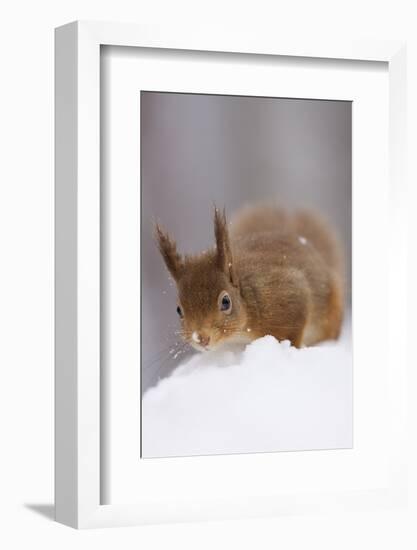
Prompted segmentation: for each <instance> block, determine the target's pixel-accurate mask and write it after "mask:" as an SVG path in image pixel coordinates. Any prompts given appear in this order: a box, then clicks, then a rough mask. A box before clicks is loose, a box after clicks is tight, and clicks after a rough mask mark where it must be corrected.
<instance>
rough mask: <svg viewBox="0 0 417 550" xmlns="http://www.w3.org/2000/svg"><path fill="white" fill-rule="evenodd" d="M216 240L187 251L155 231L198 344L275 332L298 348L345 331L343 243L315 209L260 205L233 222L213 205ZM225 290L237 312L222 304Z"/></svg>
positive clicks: (185, 323) (190, 337)
mask: <svg viewBox="0 0 417 550" xmlns="http://www.w3.org/2000/svg"><path fill="white" fill-rule="evenodd" d="M214 229H215V238H216V247H215V248H213V249H211V250H209V251H208V252H205V253H203V254H200V255H196V256H181V255H180V254H179V253H178V251H177V247H176V243H175V241H174V240H172V239H171V238H170V237H169V235H168V234H167V233H165V232H164V231H163V230H162V229H161V228H160V227H159V226H157V227H156V236H157V240H158V245H159V249H160V251H161V254H162V256H163V259H164V261H165V264H166V266H167V268H168V270H169V272H170V273H171V275H172V277H173V278H174V280H175V281H176V284H177V289H178V303H179V305H180V307H181V313H182V314H183V318H182V320H181V323H182V333H183V337H184V339H185V340H186V341H188V342H189V343H191V344H192V345H194V347H196V348H197V349H213V348H215V347H217V346H218V345H219V344H223V343H227V342H230V343H233V342H249V341H252V340H254V339H256V338H259V337H262V336H265V335H267V334H271V335H272V336H275V337H276V338H277V339H278V340H290V341H291V343H292V344H293V345H295V346H297V347H299V346H301V345H312V344H315V343H318V342H320V341H323V340H327V339H335V338H337V337H338V336H339V332H340V327H341V323H342V318H343V302H344V292H343V278H342V267H343V266H342V261H341V255H340V250H339V247H338V244H337V242H336V239H335V237H334V236H333V234H332V232H331V230H330V228H329V227H328V226H327V225H326V224H325V223H324V222H323V221H322V220H321V219H320V218H319V217H318V216H317V215H315V214H313V213H311V212H308V211H297V212H295V213H294V214H291V213H289V212H288V211H286V210H284V209H282V208H279V207H276V206H267V205H258V206H255V207H250V208H246V209H243V210H242V211H240V212H238V214H237V215H236V216H235V218H234V219H233V220H232V223H231V224H230V229H229V227H228V225H227V223H226V216H225V213H224V211H223V212H222V213H220V212H219V210H217V209H215V214H214ZM224 292H226V293H227V294H228V296H229V297H230V299H231V302H232V307H231V311H229V312H227V313H225V312H224V311H221V310H220V308H219V299H220V298H221V295H223V294H222V293H224Z"/></svg>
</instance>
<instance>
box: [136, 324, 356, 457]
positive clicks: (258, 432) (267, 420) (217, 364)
mask: <svg viewBox="0 0 417 550" xmlns="http://www.w3.org/2000/svg"><path fill="white" fill-rule="evenodd" d="M142 428H143V429H142V451H143V456H144V457H146V458H148V457H164V456H165V457H167V456H191V455H210V454H226V453H227V454H230V453H249V452H272V451H291V450H292V451H294V450H308V449H337V448H349V447H351V446H352V354H351V340H350V335H349V334H348V332H347V331H346V329H345V334H344V338H343V339H342V340H340V341H339V342H332V343H326V344H322V345H320V346H316V347H310V348H303V349H296V348H294V347H292V346H290V344H289V342H278V341H277V340H276V339H275V338H273V337H272V336H265V337H264V338H260V339H259V340H256V341H254V342H252V343H251V344H250V345H248V346H247V347H246V348H245V349H244V350H243V351H242V350H240V351H230V350H229V351H223V352H220V351H219V352H210V353H203V354H198V355H195V356H193V357H192V358H191V359H190V360H188V361H187V362H185V363H184V364H183V365H180V366H179V367H178V368H177V369H176V370H175V371H174V372H173V373H172V375H171V376H170V377H169V378H166V379H164V380H161V381H160V382H159V384H158V385H157V386H156V387H154V388H151V389H150V390H148V391H147V392H146V393H145V395H144V397H143V401H142Z"/></svg>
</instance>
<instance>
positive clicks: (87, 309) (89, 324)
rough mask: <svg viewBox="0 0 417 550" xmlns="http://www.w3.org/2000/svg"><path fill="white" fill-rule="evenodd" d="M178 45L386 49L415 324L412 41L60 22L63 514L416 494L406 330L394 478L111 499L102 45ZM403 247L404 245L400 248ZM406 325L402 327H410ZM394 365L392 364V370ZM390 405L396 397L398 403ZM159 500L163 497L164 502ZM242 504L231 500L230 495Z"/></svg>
mask: <svg viewBox="0 0 417 550" xmlns="http://www.w3.org/2000/svg"><path fill="white" fill-rule="evenodd" d="M102 45H116V46H130V47H142V48H168V49H174V50H178V49H179V50H198V51H212V52H233V53H249V54H267V55H286V56H295V57H307V58H315V57H316V58H323V57H324V58H330V59H336V60H337V59H350V60H361V61H383V62H386V63H388V70H389V87H390V89H389V113H388V116H389V123H390V125H389V134H390V143H389V150H390V152H389V155H390V156H389V160H390V192H391V193H392V197H393V199H394V202H395V206H396V209H395V212H394V213H393V214H394V216H393V221H392V243H390V244H393V243H397V246H396V247H395V248H394V247H391V249H390V250H391V254H392V255H393V256H392V262H393V263H394V262H395V268H396V269H395V278H396V281H397V282H398V281H400V282H401V281H402V282H403V288H404V292H402V293H400V294H399V295H398V300H397V301H396V302H395V303H392V304H390V308H391V312H390V313H391V314H392V315H395V316H396V318H398V319H401V320H402V323H404V324H403V327H402V328H404V329H405V303H406V300H405V298H406V295H405V280H406V265H405V250H404V247H401V246H398V242H405V234H406V221H405V219H404V216H402V215H401V214H402V212H403V211H404V210H403V209H404V208H405V200H406V199H405V195H404V193H403V192H402V190H403V189H404V187H405V175H404V164H405V158H404V151H405V116H406V113H405V67H406V65H405V45H404V44H403V43H401V42H388V41H369V42H367V41H362V42H357V41H355V42H343V41H340V42H334V41H329V42H325V41H317V42H314V43H313V42H310V41H308V42H306V43H301V42H294V43H291V44H290V43H288V42H287V41H283V42H282V43H281V42H280V40H279V38H276V37H268V36H254V35H251V36H250V37H249V36H248V35H246V34H245V33H242V34H239V33H232V34H231V33H230V32H229V31H227V32H226V31H224V32H221V31H219V32H217V33H216V35H213V33H212V32H209V31H204V29H196V30H195V31H189V32H187V33H184V32H181V33H178V32H176V31H174V30H172V29H171V30H169V29H157V28H147V27H141V26H136V25H122V24H113V23H90V22H75V23H71V24H69V25H65V26H63V27H60V28H58V29H57V30H56V60H55V62H56V67H55V70H56V241H55V242H56V245H55V246H56V396H55V398H56V406H55V409H56V412H55V414H56V419H55V426H56V470H55V475H56V500H55V505H56V519H57V520H58V521H60V522H62V523H65V524H67V525H70V526H73V527H79V528H81V527H102V526H110V525H129V524H139V523H147V522H155V521H175V520H179V519H181V520H184V519H203V518H213V517H217V518H227V517H240V516H260V515H271V514H275V513H280V512H281V511H285V512H291V511H292V512H300V511H303V512H305V511H311V510H313V509H314V510H317V509H318V508H319V509H326V508H328V507H332V508H334V507H340V509H347V508H349V507H357V506H358V505H364V506H376V505H378V504H379V505H381V504H382V505H384V506H392V505H399V504H400V503H402V502H404V499H405V495H406V486H407V478H406V472H405V468H404V462H405V450H404V444H405V436H406V433H405V410H404V405H403V395H404V393H405V390H404V388H405V383H406V356H405V350H406V341H405V334H406V331H405V330H403V331H402V334H403V337H402V340H401V341H400V343H399V355H398V352H397V357H399V359H398V363H397V365H396V372H395V376H391V377H390V383H391V382H392V384H390V396H389V406H390V407H391V410H395V411H396V415H395V419H396V422H397V424H396V426H395V427H394V431H395V434H396V437H395V439H394V440H393V441H391V442H390V444H391V447H392V448H391V452H390V461H391V472H392V475H391V476H390V479H389V482H388V485H387V487H386V489H384V490H383V491H381V490H369V491H365V490H364V491H358V492H357V493H356V494H355V495H351V494H345V493H342V492H341V493H340V494H338V495H337V497H335V496H334V495H328V494H320V495H318V494H314V493H312V494H310V495H302V496H300V495H297V498H295V496H296V493H295V492H294V494H289V495H288V497H287V498H286V499H285V500H282V499H271V498H264V499H262V498H257V499H254V500H253V501H252V502H251V503H245V502H244V501H243V499H242V498H241V497H239V496H236V498H235V499H234V502H233V504H234V506H233V508H231V507H230V505H228V503H227V502H226V503H224V505H223V506H219V505H218V503H216V505H214V503H211V504H210V503H207V505H206V506H205V507H204V506H203V507H201V506H200V509H199V510H198V512H195V513H193V514H191V513H190V507H189V506H188V507H187V506H182V507H181V506H178V505H176V504H175V503H172V504H171V505H169V504H167V506H166V507H165V510H164V511H162V510H160V509H159V507H158V506H157V505H155V504H154V503H152V502H151V501H150V502H149V506H148V507H147V509H146V510H145V511H144V509H143V507H142V508H139V507H137V506H135V505H134V504H125V505H120V504H117V505H113V504H110V505H108V504H107V505H102V504H101V499H100V462H101V460H100V454H101V452H102V448H101V446H100V430H101V428H100V415H101V414H102V413H103V411H101V409H100V47H101V46H102ZM394 256H395V257H394ZM399 332H400V333H401V327H400V330H399ZM390 374H392V373H390ZM387 406H388V405H387ZM156 504H158V503H156ZM229 504H230V503H229Z"/></svg>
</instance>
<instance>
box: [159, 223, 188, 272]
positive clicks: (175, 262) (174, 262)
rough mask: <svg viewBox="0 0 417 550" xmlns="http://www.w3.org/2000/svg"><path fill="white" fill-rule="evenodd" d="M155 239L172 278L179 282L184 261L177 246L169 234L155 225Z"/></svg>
mask: <svg viewBox="0 0 417 550" xmlns="http://www.w3.org/2000/svg"><path fill="white" fill-rule="evenodd" d="M155 237H156V241H157V243H158V248H159V251H160V253H161V255H162V258H163V259H164V262H165V265H166V266H167V269H168V271H169V272H170V273H171V275H172V277H173V278H174V279H175V280H176V281H177V280H178V279H179V277H180V276H181V273H182V271H183V268H184V260H183V258H182V257H181V255H180V254H179V253H178V252H177V244H176V242H175V241H174V240H173V239H171V237H170V236H169V235H168V233H166V232H165V231H163V229H162V228H161V226H160V225H159V224H156V225H155Z"/></svg>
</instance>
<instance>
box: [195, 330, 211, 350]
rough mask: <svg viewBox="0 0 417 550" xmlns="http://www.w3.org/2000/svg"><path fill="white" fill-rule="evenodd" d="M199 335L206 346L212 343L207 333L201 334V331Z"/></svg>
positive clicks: (201, 342)
mask: <svg viewBox="0 0 417 550" xmlns="http://www.w3.org/2000/svg"><path fill="white" fill-rule="evenodd" d="M198 336H199V338H200V344H201V345H202V346H204V347H207V346H208V345H209V343H210V336H206V335H204V334H201V333H200V334H199V335H198Z"/></svg>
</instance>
